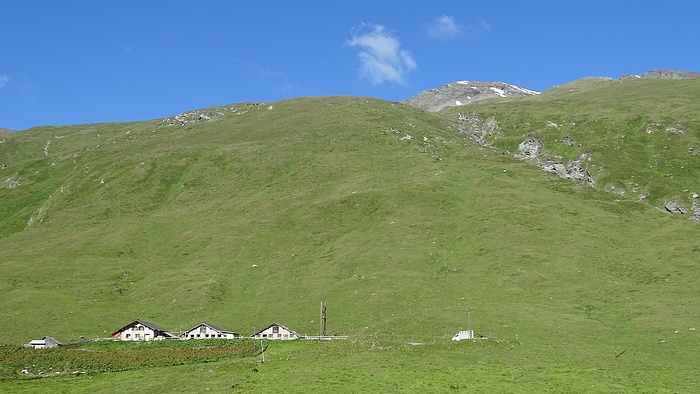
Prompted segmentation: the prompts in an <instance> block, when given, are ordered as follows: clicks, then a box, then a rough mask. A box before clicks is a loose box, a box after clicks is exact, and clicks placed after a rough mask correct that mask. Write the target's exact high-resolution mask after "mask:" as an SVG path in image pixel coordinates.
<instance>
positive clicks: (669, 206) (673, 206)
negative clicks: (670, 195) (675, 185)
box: [664, 199, 688, 214]
mask: <svg viewBox="0 0 700 394" xmlns="http://www.w3.org/2000/svg"><path fill="white" fill-rule="evenodd" d="M664 209H666V211H668V212H671V213H680V214H685V213H686V212H688V208H686V207H683V206H681V205H680V204H678V200H677V199H674V200H671V201H666V202H664Z"/></svg>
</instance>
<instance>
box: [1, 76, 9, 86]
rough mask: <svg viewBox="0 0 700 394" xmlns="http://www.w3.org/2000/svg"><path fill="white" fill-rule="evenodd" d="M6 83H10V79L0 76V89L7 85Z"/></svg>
mask: <svg viewBox="0 0 700 394" xmlns="http://www.w3.org/2000/svg"><path fill="white" fill-rule="evenodd" d="M8 82H10V77H9V76H7V75H2V74H0V88H1V87H3V86H5V85H7V83H8Z"/></svg>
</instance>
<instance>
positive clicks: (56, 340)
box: [44, 337, 63, 346]
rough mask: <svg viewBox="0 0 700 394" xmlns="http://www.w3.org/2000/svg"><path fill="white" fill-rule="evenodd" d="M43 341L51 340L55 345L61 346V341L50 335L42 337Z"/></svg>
mask: <svg viewBox="0 0 700 394" xmlns="http://www.w3.org/2000/svg"><path fill="white" fill-rule="evenodd" d="M44 342H45V343H49V342H53V343H55V344H56V345H57V346H63V343H62V342H60V341H59V340H58V339H56V338H52V337H44Z"/></svg>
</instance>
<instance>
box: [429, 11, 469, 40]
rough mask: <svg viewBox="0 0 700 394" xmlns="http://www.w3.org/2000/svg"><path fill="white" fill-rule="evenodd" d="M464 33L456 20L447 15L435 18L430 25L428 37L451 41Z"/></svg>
mask: <svg viewBox="0 0 700 394" xmlns="http://www.w3.org/2000/svg"><path fill="white" fill-rule="evenodd" d="M460 33H462V27H461V26H460V25H459V24H458V23H457V21H455V18H453V17H451V16H447V15H443V16H441V17H438V18H435V20H433V21H432V22H431V23H430V24H429V25H428V37H430V38H436V39H440V40H449V39H451V38H454V37H456V36H458V35H459V34H460Z"/></svg>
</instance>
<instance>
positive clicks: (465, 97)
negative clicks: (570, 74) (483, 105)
mask: <svg viewBox="0 0 700 394" xmlns="http://www.w3.org/2000/svg"><path fill="white" fill-rule="evenodd" d="M536 94H540V92H536V91H534V90H529V89H524V88H521V87H519V86H515V85H511V84H509V83H505V82H471V81H457V82H452V83H448V84H446V85H442V86H440V87H437V88H435V89H428V90H424V91H422V92H420V93H418V94H417V95H416V96H414V97H412V98H410V99H408V100H404V101H403V102H404V103H406V104H409V105H412V106H414V107H418V108H422V109H425V110H427V111H431V112H434V111H439V110H441V109H443V108H445V107H453V106H460V105H466V104H470V103H473V102H476V101H481V100H485V99H499V98H505V97H514V96H532V95H536Z"/></svg>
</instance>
